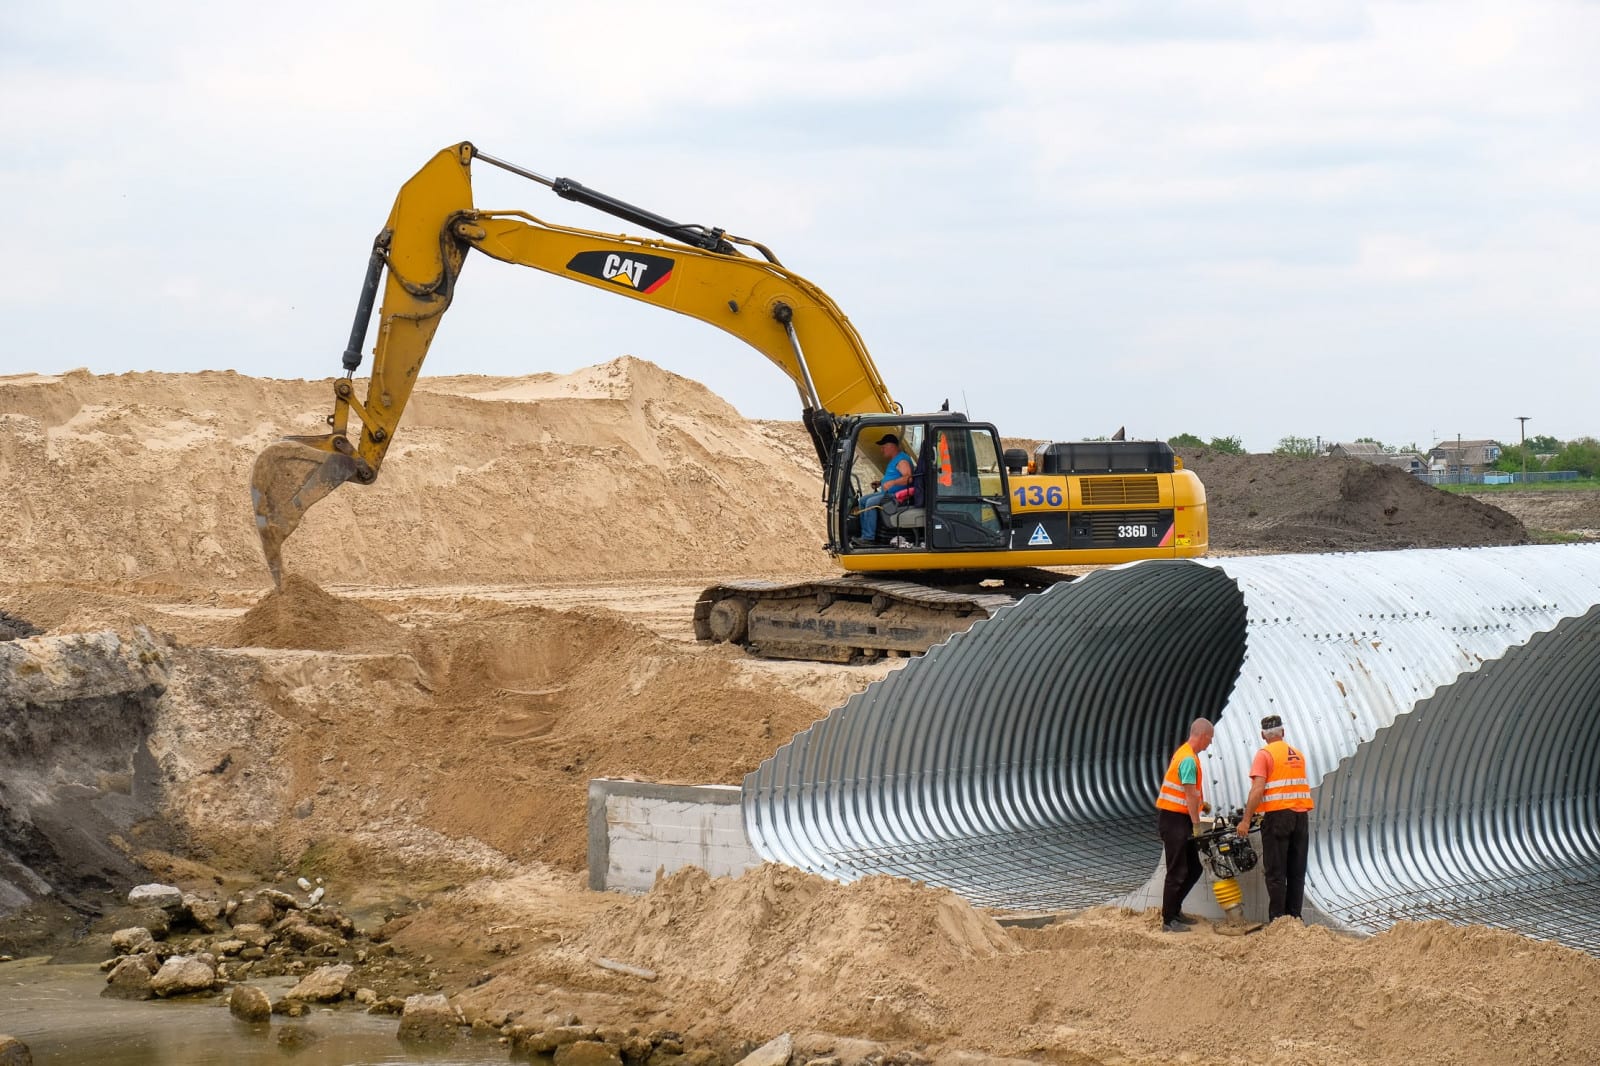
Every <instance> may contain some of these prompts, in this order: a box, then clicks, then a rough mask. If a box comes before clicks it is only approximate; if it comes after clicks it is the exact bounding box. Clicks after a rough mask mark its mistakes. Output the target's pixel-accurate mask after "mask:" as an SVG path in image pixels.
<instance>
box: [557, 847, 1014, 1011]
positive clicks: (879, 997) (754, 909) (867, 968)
mask: <svg viewBox="0 0 1600 1066" xmlns="http://www.w3.org/2000/svg"><path fill="white" fill-rule="evenodd" d="M576 947H577V948H578V949H579V950H582V951H587V952H589V953H592V954H595V955H600V956H604V957H608V958H614V959H618V960H621V961H626V962H630V963H633V964H635V965H641V966H646V967H649V968H651V969H655V970H658V971H660V972H661V973H662V974H664V975H667V976H668V977H669V979H671V978H679V979H681V980H682V981H684V982H686V983H687V984H689V985H691V986H693V988H694V992H693V993H692V994H693V995H695V996H699V997H706V998H710V999H712V1000H724V999H727V1000H732V1001H734V1002H735V1003H737V1004H738V1006H734V1007H733V1008H732V1011H733V1019H732V1020H733V1021H734V1024H738V1025H743V1026H750V1027H752V1028H756V1029H758V1030H759V1028H760V1027H761V1026H763V1025H765V1024H770V1021H769V1012H770V1009H771V1004H773V1003H774V1002H779V1001H786V1005H785V1008H784V1010H785V1013H786V1014H791V1013H792V1015H793V1016H794V1017H796V1018H801V1019H805V1020H806V1024H810V1025H816V1026H820V1027H822V1028H824V1029H827V1030H829V1031H832V1032H845V1033H850V1032H871V1033H873V1034H874V1035H876V1036H879V1037H888V1036H898V1037H905V1038H908V1039H920V1040H927V1039H936V1038H939V1037H941V1036H944V1035H947V1034H948V1033H949V1032H950V1031H951V1030H950V1028H949V1026H950V1021H951V1018H952V1017H953V1014H954V1013H955V1009H956V1008H957V1006H958V1000H957V999H956V998H954V997H953V995H952V993H955V992H956V991H957V989H956V987H955V986H956V984H957V982H955V981H952V980H951V978H952V977H953V976H954V975H956V974H959V973H963V972H966V971H967V970H968V969H969V968H970V967H972V966H973V965H974V963H975V962H977V961H978V960H983V959H992V958H994V957H996V956H998V955H1003V954H1008V953H1012V952H1015V951H1017V950H1018V947H1017V945H1016V943H1015V942H1014V941H1013V940H1012V939H1011V937H1009V936H1008V935H1007V934H1006V932H1005V931H1004V930H1003V929H1001V928H1000V927H999V926H998V925H996V924H995V922H994V920H993V919H991V918H989V917H987V916H986V915H983V914H980V913H979V912H977V911H975V910H973V909H972V907H971V906H970V905H968V904H967V903H966V902H965V901H964V900H962V899H961V898H960V897H958V896H956V895H955V894H953V893H951V892H948V891H945V890H943V889H934V888H929V887H927V886H925V885H920V884H917V883H915V882H911V881H905V880H901V879H898V878H891V877H868V878H864V879H862V880H860V881H856V882H853V883H851V884H846V885H841V884H836V883H834V882H831V881H827V880H825V879H823V878H820V877H815V876H812V875H809V874H804V873H801V872H799V871H796V870H793V869H789V868H787V867H782V866H775V865H768V866H764V867H761V868H759V869H757V870H753V871H751V872H750V873H747V874H745V875H744V876H743V877H740V878H737V879H719V880H713V879H711V878H709V877H708V876H707V875H706V874H705V873H704V872H703V871H700V870H696V869H686V870H683V871H680V872H679V873H676V874H674V875H673V876H671V877H669V878H667V879H665V880H663V881H661V882H660V883H658V884H657V885H656V887H655V889H654V891H652V892H651V893H650V894H649V895H647V896H645V897H644V898H642V899H640V900H638V901H637V902H633V903H629V904H626V905H624V906H621V907H618V908H616V910H614V911H613V912H611V913H609V914H606V915H604V916H602V917H601V918H600V919H599V920H597V921H596V922H595V923H594V925H593V927H592V928H591V929H590V931H589V932H588V933H587V934H585V936H584V937H583V938H581V939H580V940H579V941H578V942H577V944H576Z"/></svg>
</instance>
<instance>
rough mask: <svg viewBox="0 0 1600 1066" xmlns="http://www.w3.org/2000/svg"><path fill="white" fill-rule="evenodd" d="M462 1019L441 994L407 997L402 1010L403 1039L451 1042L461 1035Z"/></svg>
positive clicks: (401, 1032) (401, 1026)
mask: <svg viewBox="0 0 1600 1066" xmlns="http://www.w3.org/2000/svg"><path fill="white" fill-rule="evenodd" d="M459 1025H460V1019H459V1018H457V1017H456V1009H455V1008H454V1007H452V1006H451V1005H450V1001H449V1000H448V999H446V998H445V997H444V996H441V995H427V994H423V993H418V994H417V995H414V996H407V997H406V1005H405V1007H404V1008H403V1009H402V1010H401V1011H400V1030H399V1032H398V1034H397V1035H398V1036H399V1037H400V1039H401V1040H416V1041H426V1042H428V1043H449V1042H451V1041H453V1040H455V1038H456V1037H457V1036H458V1035H459V1030H458V1026H459Z"/></svg>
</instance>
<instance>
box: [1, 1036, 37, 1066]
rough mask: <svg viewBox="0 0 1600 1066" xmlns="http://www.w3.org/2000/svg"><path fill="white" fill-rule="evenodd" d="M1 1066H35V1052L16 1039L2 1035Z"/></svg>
mask: <svg viewBox="0 0 1600 1066" xmlns="http://www.w3.org/2000/svg"><path fill="white" fill-rule="evenodd" d="M0 1066H33V1052H31V1051H29V1050H28V1045H27V1044H24V1043H23V1042H22V1041H20V1040H18V1039H17V1038H16V1037H14V1036H4V1035H0Z"/></svg>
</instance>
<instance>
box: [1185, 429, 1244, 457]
mask: <svg viewBox="0 0 1600 1066" xmlns="http://www.w3.org/2000/svg"><path fill="white" fill-rule="evenodd" d="M1167 443H1168V444H1170V445H1172V448H1173V450H1174V451H1180V452H1181V451H1200V450H1201V449H1209V450H1211V451H1214V452H1220V453H1221V454H1223V455H1243V454H1244V441H1242V440H1240V439H1239V438H1238V437H1212V438H1211V439H1210V440H1201V439H1200V438H1199V437H1198V436H1197V435H1195V434H1193V433H1179V434H1178V435H1177V436H1175V437H1170V438H1168V440H1167Z"/></svg>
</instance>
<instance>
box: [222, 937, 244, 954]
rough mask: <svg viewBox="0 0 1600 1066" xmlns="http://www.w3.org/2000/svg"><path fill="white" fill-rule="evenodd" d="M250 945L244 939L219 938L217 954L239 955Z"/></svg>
mask: <svg viewBox="0 0 1600 1066" xmlns="http://www.w3.org/2000/svg"><path fill="white" fill-rule="evenodd" d="M249 946H250V945H249V944H246V943H245V942H244V941H243V940H219V941H217V954H219V955H237V954H239V952H241V951H243V950H244V949H245V948H247V947H249Z"/></svg>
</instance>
